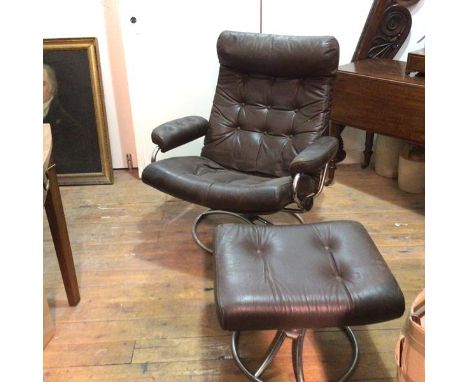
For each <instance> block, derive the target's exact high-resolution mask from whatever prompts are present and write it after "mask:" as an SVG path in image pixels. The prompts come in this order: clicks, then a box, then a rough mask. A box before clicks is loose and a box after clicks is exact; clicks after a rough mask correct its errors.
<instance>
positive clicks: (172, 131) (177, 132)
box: [151, 116, 208, 153]
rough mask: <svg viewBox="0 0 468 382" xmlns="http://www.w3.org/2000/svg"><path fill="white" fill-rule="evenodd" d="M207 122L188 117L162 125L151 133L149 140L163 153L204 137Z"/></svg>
mask: <svg viewBox="0 0 468 382" xmlns="http://www.w3.org/2000/svg"><path fill="white" fill-rule="evenodd" d="M207 129H208V121H207V120H206V119H205V118H203V117H197V116H190V117H184V118H179V119H174V120H173V121H170V122H166V123H163V124H162V125H159V126H158V127H156V128H155V129H154V130H153V132H152V133H151V140H152V141H153V142H154V143H155V144H157V145H158V146H159V147H160V148H161V151H162V152H163V153H164V152H166V151H169V150H171V149H173V148H176V147H178V146H181V145H183V144H185V143H188V142H190V141H193V140H195V139H197V138H200V137H202V136H204V135H205V133H206V130H207Z"/></svg>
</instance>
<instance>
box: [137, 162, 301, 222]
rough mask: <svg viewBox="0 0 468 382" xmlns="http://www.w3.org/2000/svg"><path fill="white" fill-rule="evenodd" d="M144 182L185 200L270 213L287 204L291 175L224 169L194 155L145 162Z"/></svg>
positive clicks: (290, 191)
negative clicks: (275, 176) (266, 175)
mask: <svg viewBox="0 0 468 382" xmlns="http://www.w3.org/2000/svg"><path fill="white" fill-rule="evenodd" d="M142 180H143V182H144V183H146V184H148V185H150V186H153V187H154V188H156V189H158V190H160V191H162V192H165V193H167V194H170V195H172V196H174V197H176V198H179V199H183V200H185V201H187V202H191V203H196V204H200V205H202V206H205V207H208V208H211V209H221V210H225V211H233V212H238V213H262V212H265V213H270V212H276V211H279V210H281V209H282V208H283V207H284V206H286V205H287V204H289V203H291V202H292V201H293V200H292V198H293V196H292V178H291V177H290V176H285V177H280V178H270V177H265V176H259V175H253V174H248V173H243V172H239V171H235V170H231V169H226V168H224V167H223V166H221V165H219V164H217V163H216V162H214V161H212V160H210V159H208V158H205V157H198V156H187V157H174V158H168V159H163V160H160V161H157V162H154V163H151V164H150V165H148V166H147V167H146V168H145V169H144V170H143V174H142Z"/></svg>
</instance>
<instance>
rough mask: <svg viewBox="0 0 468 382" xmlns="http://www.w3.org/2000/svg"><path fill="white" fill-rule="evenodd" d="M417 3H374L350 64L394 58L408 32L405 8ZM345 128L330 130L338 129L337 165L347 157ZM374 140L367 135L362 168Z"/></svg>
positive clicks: (408, 0)
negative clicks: (365, 60) (342, 135)
mask: <svg viewBox="0 0 468 382" xmlns="http://www.w3.org/2000/svg"><path fill="white" fill-rule="evenodd" d="M418 1H419V0H374V2H373V4H372V7H371V9H370V12H369V15H368V16H367V20H366V23H365V25H364V28H363V30H362V33H361V37H360V38H359V42H358V44H357V46H356V49H355V51H354V55H353V58H352V60H351V61H352V62H354V61H357V60H363V59H366V58H377V57H379V58H393V57H395V55H396V54H397V52H398V51H399V50H400V48H401V46H402V45H403V43H404V42H405V40H406V38H407V37H408V34H409V32H410V30H411V13H410V12H409V11H408V9H407V8H406V7H408V6H410V5H414V4H416V3H417V2H418ZM344 127H345V126H333V127H332V128H334V129H338V132H339V140H340V147H339V151H338V154H337V156H336V161H337V162H340V161H342V160H343V159H345V157H346V152H345V151H344V150H343V140H342V138H341V132H342V131H343V129H344ZM373 138H374V134H373V133H366V149H365V152H364V163H363V164H362V167H363V168H364V167H367V166H368V165H369V162H370V157H371V155H372V143H373Z"/></svg>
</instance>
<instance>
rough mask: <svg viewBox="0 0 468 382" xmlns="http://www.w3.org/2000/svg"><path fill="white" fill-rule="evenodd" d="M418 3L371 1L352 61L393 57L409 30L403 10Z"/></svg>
mask: <svg viewBox="0 0 468 382" xmlns="http://www.w3.org/2000/svg"><path fill="white" fill-rule="evenodd" d="M418 1H419V0H406V1H405V0H374V3H373V4H372V7H371V10H370V12H369V15H368V16H367V20H366V24H365V25H364V28H363V30H362V33H361V37H360V39H359V42H358V45H357V47H356V50H355V51H354V55H353V59H352V61H353V62H354V61H357V60H362V59H365V58H376V57H381V58H393V57H394V56H395V54H396V53H397V52H398V50H399V49H400V48H401V46H402V45H403V43H404V42H405V40H406V38H407V37H408V34H409V32H410V30H411V13H410V12H409V11H408V9H407V8H406V7H407V6H409V5H412V4H415V3H417V2H418Z"/></svg>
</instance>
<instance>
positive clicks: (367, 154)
mask: <svg viewBox="0 0 468 382" xmlns="http://www.w3.org/2000/svg"><path fill="white" fill-rule="evenodd" d="M373 145H374V133H371V132H369V131H366V146H365V148H364V162H362V164H361V168H367V167H368V166H369V163H370V160H371V156H372V154H373V151H372V146H373Z"/></svg>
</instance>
